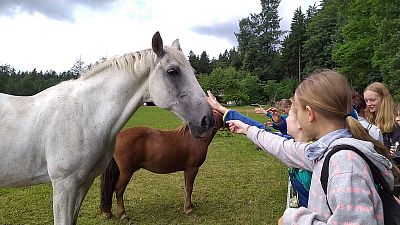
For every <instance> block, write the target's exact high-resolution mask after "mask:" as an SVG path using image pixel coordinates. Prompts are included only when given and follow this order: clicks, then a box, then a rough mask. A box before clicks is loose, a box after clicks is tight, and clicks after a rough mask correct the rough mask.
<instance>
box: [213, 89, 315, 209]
mask: <svg viewBox="0 0 400 225" xmlns="http://www.w3.org/2000/svg"><path fill="white" fill-rule="evenodd" d="M207 93H208V97H207V101H208V103H209V104H210V106H211V108H212V109H213V110H217V111H218V112H220V113H222V114H223V115H224V116H223V121H224V123H226V122H227V121H229V120H240V121H242V122H244V123H246V124H249V125H251V126H256V127H258V128H260V129H265V130H267V131H268V132H271V133H274V134H276V135H279V136H281V137H284V138H287V139H292V138H294V139H295V140H296V141H303V142H306V141H308V138H306V137H304V135H303V133H302V132H301V128H300V125H299V124H298V122H297V120H296V117H295V116H291V118H292V119H291V120H290V121H288V127H287V128H286V130H288V132H287V133H286V134H282V133H281V132H273V131H272V130H271V129H270V128H269V127H267V126H266V125H265V124H261V123H259V122H257V121H255V120H253V119H251V118H249V117H247V116H244V115H243V114H241V113H239V112H237V111H235V110H233V109H228V108H226V107H224V106H222V105H221V104H220V103H219V102H218V101H217V100H216V98H215V97H214V95H213V94H212V93H211V91H207ZM286 117H287V116H286ZM285 126H286V118H285ZM311 176H312V173H311V172H310V171H308V170H303V169H298V168H293V167H290V168H289V178H290V181H291V184H292V187H293V190H294V192H295V194H296V196H297V200H298V203H297V206H298V207H301V206H303V207H307V206H308V196H309V190H310V185H311Z"/></svg>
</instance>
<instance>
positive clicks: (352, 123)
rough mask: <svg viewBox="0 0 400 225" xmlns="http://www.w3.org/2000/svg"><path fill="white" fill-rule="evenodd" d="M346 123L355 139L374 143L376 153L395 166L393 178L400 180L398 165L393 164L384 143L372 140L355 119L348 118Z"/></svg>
mask: <svg viewBox="0 0 400 225" xmlns="http://www.w3.org/2000/svg"><path fill="white" fill-rule="evenodd" d="M346 123H347V129H348V130H349V132H350V133H351V134H352V135H353V137H354V138H357V139H359V140H364V141H369V142H372V143H373V144H374V148H375V151H376V152H378V153H379V154H381V155H383V156H385V157H386V158H388V159H389V160H390V162H391V163H392V165H393V167H392V172H393V176H394V177H395V181H396V180H400V169H399V168H398V167H397V166H396V163H395V162H393V160H392V159H391V157H390V155H389V149H388V148H386V147H385V146H384V145H383V143H382V142H380V141H378V140H375V139H374V138H372V137H371V136H370V135H369V134H368V132H367V131H366V130H365V128H364V127H363V126H362V125H361V123H360V122H358V121H357V120H356V119H354V118H353V117H351V116H347V117H346Z"/></svg>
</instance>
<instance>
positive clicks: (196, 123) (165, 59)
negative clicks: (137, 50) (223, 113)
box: [149, 32, 215, 137]
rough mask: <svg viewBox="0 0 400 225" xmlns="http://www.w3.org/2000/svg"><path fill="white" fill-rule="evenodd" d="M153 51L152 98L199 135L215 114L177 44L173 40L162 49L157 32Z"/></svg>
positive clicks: (150, 82)
mask: <svg viewBox="0 0 400 225" xmlns="http://www.w3.org/2000/svg"><path fill="white" fill-rule="evenodd" d="M152 49H153V51H154V53H155V54H156V56H157V57H156V61H157V62H156V66H155V68H154V70H153V71H152V73H151V74H150V78H149V85H150V86H149V94H150V97H151V99H152V100H153V102H154V103H155V104H156V105H157V106H158V107H160V108H164V109H168V110H171V111H172V112H173V113H174V114H175V115H177V116H178V117H179V118H181V119H182V120H183V122H184V123H186V124H188V125H189V128H190V132H191V133H192V135H193V136H194V137H200V136H202V135H203V134H205V132H206V131H207V130H208V129H209V128H211V127H212V126H213V125H214V123H215V120H214V115H213V113H212V111H211V108H210V105H209V104H208V102H207V100H206V95H205V93H204V91H203V89H202V88H201V87H200V85H199V83H198V81H197V79H196V77H195V74H194V70H193V68H192V66H191V65H190V63H189V61H188V60H187V59H186V57H185V56H184V54H183V52H182V51H181V48H180V45H179V41H178V40H175V41H174V42H173V43H172V46H171V47H167V46H163V41H162V39H161V36H160V33H159V32H156V33H155V34H154V36H153V39H152Z"/></svg>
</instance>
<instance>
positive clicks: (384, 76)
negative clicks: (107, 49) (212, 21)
mask: <svg viewBox="0 0 400 225" xmlns="http://www.w3.org/2000/svg"><path fill="white" fill-rule="evenodd" d="M260 4H261V12H260V13H258V14H250V15H249V16H248V17H246V18H243V19H241V20H240V21H239V31H238V32H237V33H235V36H236V38H237V42H238V46H237V47H235V48H232V49H229V50H228V49H227V50H225V52H223V53H221V54H220V55H219V56H218V58H212V59H210V58H209V56H208V54H207V52H206V51H203V52H202V53H201V54H200V55H196V54H195V53H194V52H193V51H190V53H189V55H188V59H189V61H190V63H191V64H192V66H193V68H194V69H195V70H196V73H197V77H198V80H199V82H200V84H201V85H202V87H203V88H204V89H205V90H212V91H213V93H214V94H217V95H219V96H223V100H224V101H235V102H236V103H238V104H251V103H266V102H274V101H276V100H279V99H281V98H287V97H290V96H291V95H292V94H293V91H294V89H295V88H296V86H297V84H298V83H299V81H301V80H302V79H304V78H305V77H306V76H307V74H309V73H311V72H312V71H314V70H315V69H320V68H329V69H335V70H338V71H339V72H340V73H342V74H343V75H345V76H346V77H347V79H348V80H349V81H350V83H351V85H352V86H353V88H354V89H355V90H357V91H360V92H362V91H363V89H364V88H365V87H366V86H367V85H368V84H370V83H372V82H374V81H379V82H383V83H385V84H386V85H387V86H388V87H389V89H390V91H391V94H392V95H393V96H394V97H395V98H396V99H397V100H400V79H399V78H400V7H399V5H400V0H322V1H321V3H320V5H312V6H310V7H309V8H308V9H305V10H304V9H301V8H298V9H296V10H295V12H294V14H293V17H292V21H291V26H290V30H289V31H284V30H282V29H281V28H280V26H279V22H280V18H279V15H278V6H279V4H280V0H261V1H260ZM101 60H104V59H101ZM86 68H90V65H89V66H85V65H84V63H83V62H82V61H81V60H80V59H79V60H77V61H76V63H75V64H74V65H73V66H72V67H71V69H70V70H69V71H66V72H62V73H59V74H57V73H55V72H54V71H46V72H42V71H36V70H33V71H26V72H21V71H16V70H15V69H13V68H12V67H11V66H10V65H3V66H1V67H0V92H3V93H9V94H14V95H32V94H35V93H37V92H39V91H41V90H43V89H45V88H47V87H49V86H52V85H54V84H57V83H58V82H60V81H63V80H68V79H74V78H76V77H77V76H78V75H79V73H80V72H82V71H83V70H85V69H86ZM332 85H334V84H332ZM338 88H340V87H338Z"/></svg>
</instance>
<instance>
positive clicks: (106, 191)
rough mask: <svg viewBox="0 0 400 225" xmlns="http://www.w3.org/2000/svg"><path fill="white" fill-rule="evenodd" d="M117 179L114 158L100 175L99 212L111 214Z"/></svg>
mask: <svg viewBox="0 0 400 225" xmlns="http://www.w3.org/2000/svg"><path fill="white" fill-rule="evenodd" d="M118 178H119V168H118V165H117V163H116V162H115V159H114V157H113V158H111V160H110V162H109V163H108V166H107V169H106V170H105V171H104V173H103V174H101V178H100V179H101V183H100V209H101V212H104V213H111V207H112V199H113V193H114V190H115V186H116V185H117V182H118Z"/></svg>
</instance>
